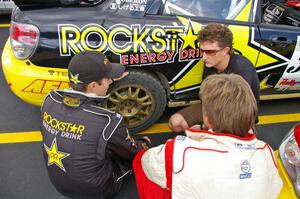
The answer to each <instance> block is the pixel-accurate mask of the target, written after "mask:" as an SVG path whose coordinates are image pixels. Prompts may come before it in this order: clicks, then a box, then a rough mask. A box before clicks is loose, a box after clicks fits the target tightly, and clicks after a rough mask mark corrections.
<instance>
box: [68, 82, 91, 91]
mask: <svg viewBox="0 0 300 199" xmlns="http://www.w3.org/2000/svg"><path fill="white" fill-rule="evenodd" d="M69 86H70V87H71V88H72V89H73V90H75V91H81V92H85V91H86V89H87V84H75V83H73V82H69Z"/></svg>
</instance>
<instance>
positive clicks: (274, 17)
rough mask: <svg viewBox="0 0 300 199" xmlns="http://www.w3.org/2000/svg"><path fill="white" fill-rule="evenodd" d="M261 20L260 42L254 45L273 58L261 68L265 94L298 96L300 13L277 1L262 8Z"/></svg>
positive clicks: (299, 79)
mask: <svg viewBox="0 0 300 199" xmlns="http://www.w3.org/2000/svg"><path fill="white" fill-rule="evenodd" d="M260 21H261V24H260V26H259V30H260V38H261V39H260V40H259V39H258V40H255V41H254V42H255V43H256V45H257V46H260V48H261V51H262V52H264V53H266V54H268V55H270V56H271V57H272V58H271V59H269V60H265V62H264V63H260V64H259V65H258V70H257V72H258V75H259V77H260V79H264V86H263V90H262V93H264V94H267V95H270V94H287V95H290V96H299V89H300V11H299V10H297V9H296V8H292V7H288V6H287V5H286V4H284V3H282V2H279V1H275V2H273V3H271V4H267V5H265V6H264V7H263V8H262V13H261V18H260ZM259 59H261V56H260V57H259ZM261 60H263V59H261Z"/></svg>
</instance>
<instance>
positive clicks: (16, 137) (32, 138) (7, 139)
mask: <svg viewBox="0 0 300 199" xmlns="http://www.w3.org/2000/svg"><path fill="white" fill-rule="evenodd" d="M40 141H42V135H41V132H40V131H32V132H17V133H1V134H0V144H7V143H22V142H40Z"/></svg>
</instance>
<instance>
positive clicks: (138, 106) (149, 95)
mask: <svg viewBox="0 0 300 199" xmlns="http://www.w3.org/2000/svg"><path fill="white" fill-rule="evenodd" d="M109 93H110V97H109V98H108V99H107V100H106V101H105V102H104V104H103V105H104V107H106V108H108V109H110V110H113V111H117V112H119V113H120V114H122V115H123V118H124V119H125V121H126V122H127V124H128V127H129V131H130V133H132V134H133V133H137V132H140V131H142V130H144V129H146V128H148V127H149V126H151V125H152V124H153V123H155V122H156V121H157V120H158V119H159V118H160V116H161V115H162V113H163V112H164V109H165V106H166V94H165V91H164V88H163V87H162V85H161V84H160V81H159V80H158V79H157V78H156V77H155V76H154V75H152V74H150V73H148V72H146V71H135V70H133V71H130V72H129V75H128V76H127V77H125V78H124V79H122V80H120V81H117V82H115V83H114V84H113V85H112V86H111V87H110V89H109Z"/></svg>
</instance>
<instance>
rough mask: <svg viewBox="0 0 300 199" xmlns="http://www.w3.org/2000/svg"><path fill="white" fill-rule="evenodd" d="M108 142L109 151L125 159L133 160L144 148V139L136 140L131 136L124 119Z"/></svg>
mask: <svg viewBox="0 0 300 199" xmlns="http://www.w3.org/2000/svg"><path fill="white" fill-rule="evenodd" d="M107 142H108V143H107V150H108V152H109V153H113V154H114V155H117V156H118V157H120V158H122V159H124V160H132V159H133V158H134V156H135V155H136V153H137V152H139V151H140V150H141V149H142V148H143V144H142V143H141V142H142V141H135V140H134V139H133V138H132V137H131V136H130V134H129V132H128V129H127V125H126V124H125V123H124V122H123V121H122V122H121V123H120V125H119V126H118V128H117V129H116V132H115V133H114V134H113V135H112V136H111V138H110V139H109V140H108V141H107Z"/></svg>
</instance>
